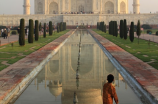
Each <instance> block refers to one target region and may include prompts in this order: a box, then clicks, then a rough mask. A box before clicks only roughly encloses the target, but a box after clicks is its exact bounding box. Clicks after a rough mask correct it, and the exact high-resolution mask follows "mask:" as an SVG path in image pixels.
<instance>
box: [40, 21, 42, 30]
mask: <svg viewBox="0 0 158 104" xmlns="http://www.w3.org/2000/svg"><path fill="white" fill-rule="evenodd" d="M39 31H42V25H41V22H40V24H39Z"/></svg>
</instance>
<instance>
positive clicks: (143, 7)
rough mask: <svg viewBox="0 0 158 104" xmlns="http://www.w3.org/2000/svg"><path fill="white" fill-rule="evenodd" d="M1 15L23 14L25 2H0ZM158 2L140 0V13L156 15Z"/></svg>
mask: <svg viewBox="0 0 158 104" xmlns="http://www.w3.org/2000/svg"><path fill="white" fill-rule="evenodd" d="M0 1H1V3H0V14H23V1H24V0H0ZM30 1H31V2H30V3H31V14H34V0H30ZM128 1H129V4H128V5H129V13H130V12H133V7H132V4H133V0H128ZM157 4H158V0H140V13H149V12H152V13H155V12H156V11H158V6H157Z"/></svg>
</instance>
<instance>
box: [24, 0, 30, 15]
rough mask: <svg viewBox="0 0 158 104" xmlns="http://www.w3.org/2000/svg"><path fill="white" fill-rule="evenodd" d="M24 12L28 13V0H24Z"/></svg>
mask: <svg viewBox="0 0 158 104" xmlns="http://www.w3.org/2000/svg"><path fill="white" fill-rule="evenodd" d="M23 7H24V14H26V15H30V0H24V5H23Z"/></svg>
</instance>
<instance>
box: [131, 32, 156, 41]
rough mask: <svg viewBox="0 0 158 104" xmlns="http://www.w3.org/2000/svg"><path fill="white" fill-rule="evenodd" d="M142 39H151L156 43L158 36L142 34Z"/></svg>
mask: <svg viewBox="0 0 158 104" xmlns="http://www.w3.org/2000/svg"><path fill="white" fill-rule="evenodd" d="M134 36H135V37H138V36H137V35H136V33H135V35H134ZM140 39H144V40H149V39H150V41H153V42H156V43H158V36H156V35H153V34H152V35H149V34H141V35H140Z"/></svg>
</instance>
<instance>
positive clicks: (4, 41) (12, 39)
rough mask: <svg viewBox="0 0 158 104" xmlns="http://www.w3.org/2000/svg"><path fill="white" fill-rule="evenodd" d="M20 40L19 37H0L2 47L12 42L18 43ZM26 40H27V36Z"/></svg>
mask: <svg viewBox="0 0 158 104" xmlns="http://www.w3.org/2000/svg"><path fill="white" fill-rule="evenodd" d="M18 38H19V35H11V36H10V37H7V39H4V38H3V37H0V41H1V44H0V46H3V45H6V44H8V43H11V42H16V41H18ZM25 38H27V36H25Z"/></svg>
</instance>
